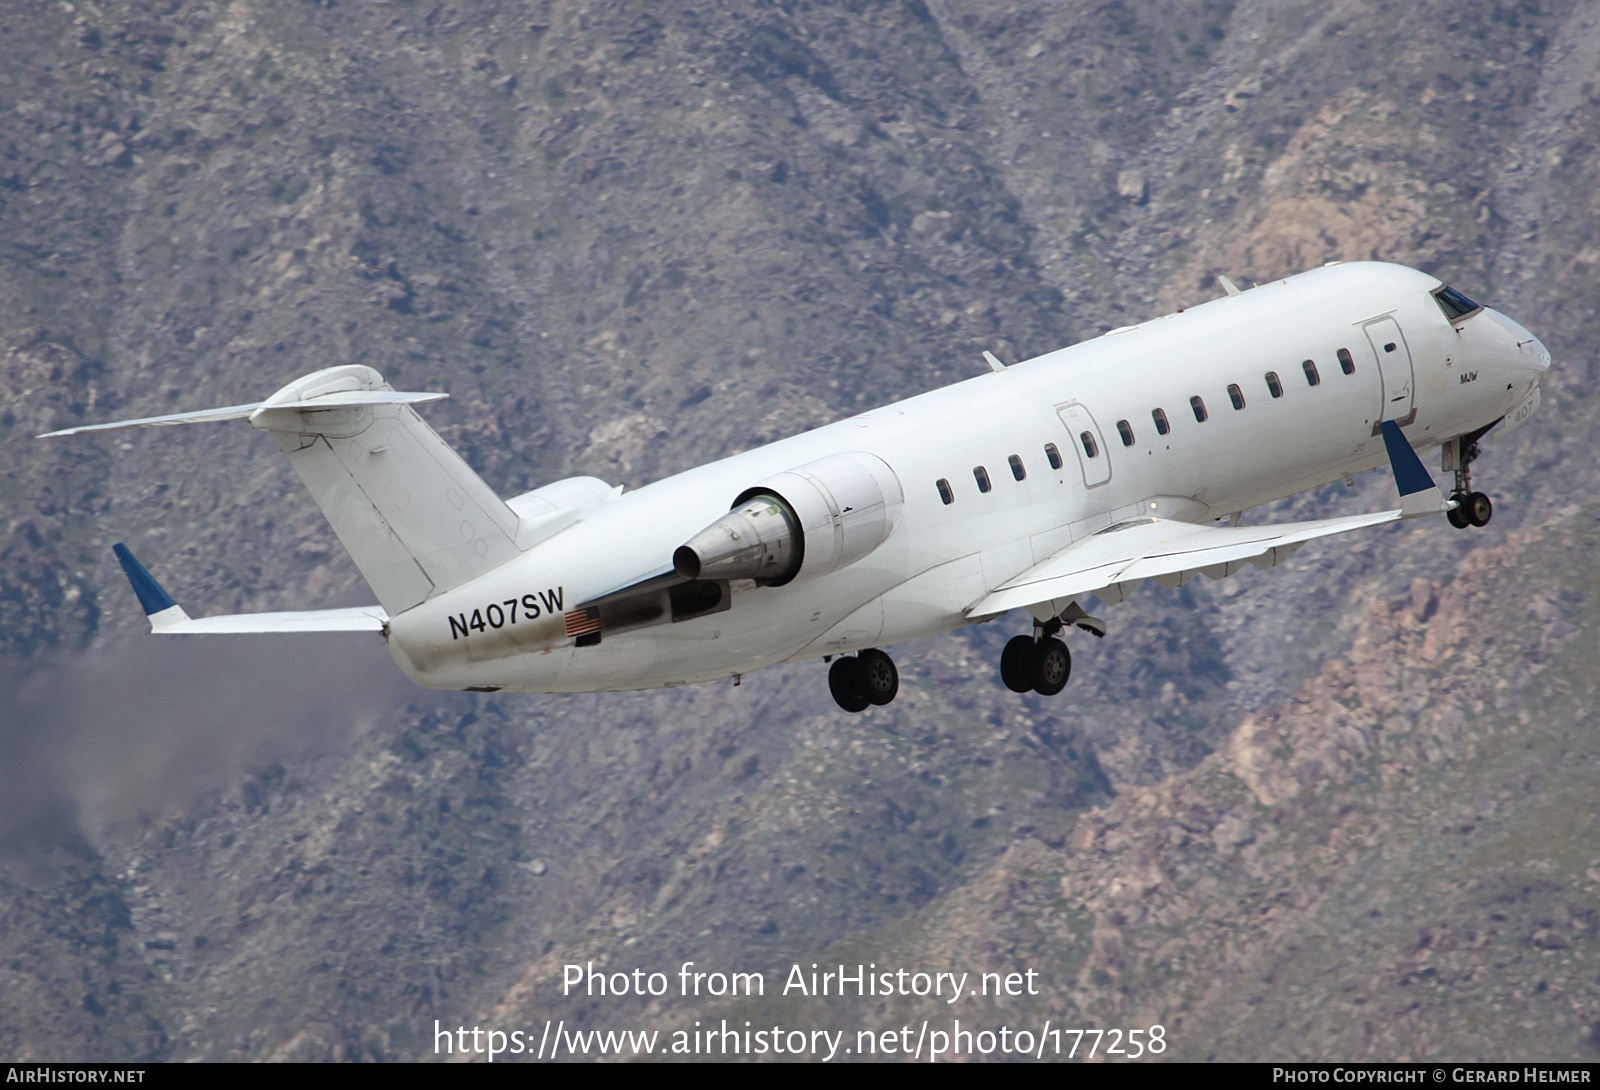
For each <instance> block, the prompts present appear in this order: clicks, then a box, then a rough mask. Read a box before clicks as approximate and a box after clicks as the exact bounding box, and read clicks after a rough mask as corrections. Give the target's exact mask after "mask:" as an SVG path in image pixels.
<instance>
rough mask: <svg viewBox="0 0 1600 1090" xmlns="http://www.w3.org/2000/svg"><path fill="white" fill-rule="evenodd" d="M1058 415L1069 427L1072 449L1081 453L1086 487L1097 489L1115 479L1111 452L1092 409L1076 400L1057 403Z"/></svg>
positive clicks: (1080, 464)
mask: <svg viewBox="0 0 1600 1090" xmlns="http://www.w3.org/2000/svg"><path fill="white" fill-rule="evenodd" d="M1056 414H1057V415H1058V416H1060V417H1061V423H1062V424H1063V425H1064V426H1065V427H1066V429H1067V435H1068V437H1069V442H1071V444H1072V449H1073V450H1075V451H1077V452H1078V466H1079V468H1081V469H1082V470H1083V486H1084V487H1085V488H1096V487H1098V486H1100V485H1103V484H1105V483H1106V482H1107V481H1109V480H1110V479H1111V452H1110V451H1109V450H1107V449H1106V441H1105V439H1104V438H1103V437H1102V436H1101V434H1100V425H1098V424H1096V423H1095V422H1094V417H1093V416H1092V415H1090V413H1089V410H1088V409H1086V408H1084V407H1083V406H1082V405H1081V404H1080V403H1078V402H1076V401H1072V402H1068V403H1067V404H1065V405H1058V406H1056Z"/></svg>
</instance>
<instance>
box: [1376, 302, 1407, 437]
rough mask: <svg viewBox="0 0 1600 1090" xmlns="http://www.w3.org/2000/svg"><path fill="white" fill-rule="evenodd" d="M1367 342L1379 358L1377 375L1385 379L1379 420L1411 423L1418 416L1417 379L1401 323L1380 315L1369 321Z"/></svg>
mask: <svg viewBox="0 0 1600 1090" xmlns="http://www.w3.org/2000/svg"><path fill="white" fill-rule="evenodd" d="M1366 332H1367V341H1368V342H1369V343H1370V344H1371V345H1372V352H1373V355H1375V356H1376V357H1377V358H1378V374H1379V375H1381V376H1382V378H1383V407H1382V410H1381V411H1380V412H1379V414H1378V419H1379V420H1380V421H1382V420H1399V421H1402V422H1404V423H1410V422H1411V421H1412V420H1413V419H1415V417H1416V380H1415V378H1414V376H1413V372H1412V367H1411V349H1410V348H1408V347H1407V346H1406V337H1405V334H1404V333H1402V332H1401V331H1400V323H1399V322H1397V321H1395V320H1394V319H1393V318H1379V319H1378V320H1377V321H1375V322H1368V323H1367V324H1366Z"/></svg>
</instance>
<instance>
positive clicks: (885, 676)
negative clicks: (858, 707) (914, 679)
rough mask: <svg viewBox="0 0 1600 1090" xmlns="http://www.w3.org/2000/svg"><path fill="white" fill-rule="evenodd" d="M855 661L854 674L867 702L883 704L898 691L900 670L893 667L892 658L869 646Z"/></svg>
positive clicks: (891, 698)
mask: <svg viewBox="0 0 1600 1090" xmlns="http://www.w3.org/2000/svg"><path fill="white" fill-rule="evenodd" d="M856 663H857V666H856V676H857V677H858V678H860V680H861V689H862V691H863V692H864V693H865V694H866V697H867V701H868V703H871V704H878V705H883V704H887V703H889V701H891V700H893V699H894V697H895V694H896V693H898V692H899V691H900V671H899V670H897V669H895V665H894V659H892V658H890V657H889V656H888V655H886V654H884V653H883V652H882V651H879V650H878V649H877V648H876V647H869V648H867V650H865V651H863V652H861V654H859V655H857V656H856Z"/></svg>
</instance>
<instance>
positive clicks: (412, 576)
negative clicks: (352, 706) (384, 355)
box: [250, 364, 519, 616]
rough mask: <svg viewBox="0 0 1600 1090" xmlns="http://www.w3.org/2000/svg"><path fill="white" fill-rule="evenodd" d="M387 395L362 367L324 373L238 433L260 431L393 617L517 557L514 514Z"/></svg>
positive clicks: (266, 404) (262, 410)
mask: <svg viewBox="0 0 1600 1090" xmlns="http://www.w3.org/2000/svg"><path fill="white" fill-rule="evenodd" d="M389 390H390V387H389V386H388V385H387V384H386V383H385V382H384V381H383V376H382V375H380V374H379V373H378V372H377V371H374V370H373V369H372V368H370V367H364V366H360V365H356V364H351V365H346V366H342V367H330V368H328V369H327V370H324V371H318V372H316V373H315V374H311V375H307V376H305V377H304V378H301V379H297V380H296V381H294V382H292V383H290V384H289V385H288V386H285V387H284V388H283V389H281V390H279V391H278V392H277V393H275V394H273V395H272V396H271V397H269V398H268V399H267V400H266V401H263V402H262V403H261V404H260V407H258V408H257V409H256V410H255V411H254V412H253V413H252V414H251V415H250V424H251V426H252V427H255V428H259V429H261V430H262V431H267V432H271V433H272V437H273V438H274V439H276V440H277V442H278V446H279V447H280V448H281V449H282V450H283V452H284V453H285V454H287V455H288V456H289V462H290V464H292V465H293V466H294V469H295V472H296V473H298V474H299V475H300V479H301V480H302V481H303V482H305V486H306V488H308V489H310V491H311V495H312V497H313V498H314V499H315V500H316V501H317V506H319V507H320V508H322V513H323V514H324V515H326V516H327V519H328V522H329V523H330V524H331V525H332V526H333V531H334V533H335V534H337V535H338V536H339V541H340V542H341V543H342V544H343V545H344V547H345V549H346V550H347V551H348V552H349V553H350V556H351V558H352V559H353V560H354V561H355V563H356V567H357V568H359V569H360V570H361V574H362V575H363V576H364V577H365V578H366V580H367V583H368V584H369V585H370V586H371V587H372V590H373V593H374V594H376V595H377V596H378V601H379V602H381V603H382V604H383V607H384V609H385V610H387V611H388V612H389V614H390V615H391V616H393V615H395V614H398V613H401V612H403V611H404V610H407V609H409V608H411V607H412V606H414V605H417V604H418V603H420V602H422V601H425V600H426V599H427V598H429V597H431V596H432V595H434V594H436V593H439V592H441V591H445V590H449V589H451V588H453V587H457V586H460V585H461V584H462V583H465V582H467V581H469V580H471V579H475V578H477V577H478V576H480V575H482V574H484V573H486V572H489V571H492V570H493V569H495V568H497V567H499V566H500V565H502V564H504V563H506V562H507V561H508V560H511V559H512V558H513V557H515V556H517V555H518V554H519V550H518V548H517V543H516V537H517V528H518V518H517V515H516V514H515V513H514V512H513V511H512V510H511V509H510V508H509V507H507V506H506V504H505V502H504V501H503V500H501V499H500V497H499V496H497V495H496V494H495V492H494V490H493V489H491V488H490V487H489V486H488V485H486V484H485V483H484V482H483V479H482V478H481V477H479V476H478V475H477V474H476V473H475V472H473V470H472V467H471V466H469V465H467V463H466V462H465V461H463V460H462V459H461V456H460V455H458V454H457V453H456V452H455V451H453V450H451V449H450V447H449V446H447V445H446V444H445V442H444V440H442V439H440V438H439V436H438V435H437V434H436V433H435V432H434V430H433V429H432V428H430V427H429V426H428V425H427V424H426V423H424V422H423V420H422V418H421V417H420V416H418V415H417V413H416V411H415V410H414V409H412V408H411V405H410V404H409V402H411V401H417V400H425V399H427V398H425V397H424V395H410V394H390V395H389V396H388V397H385V396H384V394H383V393H381V392H382V391H389ZM435 396H437V395H435ZM323 406H326V407H323Z"/></svg>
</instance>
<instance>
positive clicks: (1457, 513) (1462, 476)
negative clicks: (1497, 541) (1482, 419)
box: [1445, 421, 1498, 530]
mask: <svg viewBox="0 0 1600 1090" xmlns="http://www.w3.org/2000/svg"><path fill="white" fill-rule="evenodd" d="M1496 423H1498V421H1496ZM1491 426H1492V425H1491ZM1487 430H1488V429H1487V428H1485V429H1484V431H1487ZM1482 436H1483V432H1472V433H1470V434H1467V435H1463V436H1462V437H1461V438H1460V439H1459V440H1458V442H1459V443H1460V444H1461V452H1460V454H1459V455H1458V461H1457V464H1456V490H1455V492H1454V493H1452V494H1451V496H1450V498H1451V499H1453V500H1455V501H1456V505H1455V507H1454V508H1452V509H1451V510H1449V511H1447V512H1445V518H1447V519H1449V520H1450V525H1451V526H1454V527H1455V528H1456V529H1457V530H1465V529H1466V528H1467V527H1468V526H1487V525H1489V520H1490V519H1491V518H1493V517H1494V504H1493V503H1491V502H1489V497H1488V496H1486V495H1484V494H1483V493H1482V492H1474V491H1473V490H1472V463H1473V462H1474V461H1476V460H1477V458H1478V440H1479V439H1480V438H1481V437H1482Z"/></svg>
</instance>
